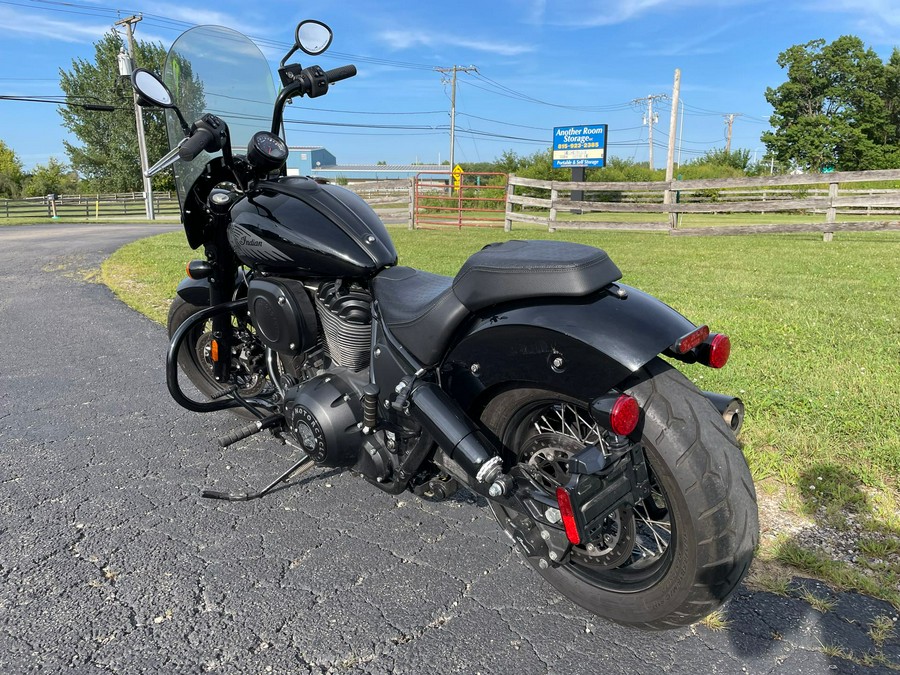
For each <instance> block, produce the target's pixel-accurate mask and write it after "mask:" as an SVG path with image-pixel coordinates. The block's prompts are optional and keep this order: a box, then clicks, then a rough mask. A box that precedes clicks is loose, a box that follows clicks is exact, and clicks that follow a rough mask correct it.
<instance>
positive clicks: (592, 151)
mask: <svg viewBox="0 0 900 675" xmlns="http://www.w3.org/2000/svg"><path fill="white" fill-rule="evenodd" d="M606 128H607V125H605V124H583V125H580V126H572V127H554V128H553V168H554V169H567V168H569V167H579V166H583V167H594V168H599V167H602V166H606Z"/></svg>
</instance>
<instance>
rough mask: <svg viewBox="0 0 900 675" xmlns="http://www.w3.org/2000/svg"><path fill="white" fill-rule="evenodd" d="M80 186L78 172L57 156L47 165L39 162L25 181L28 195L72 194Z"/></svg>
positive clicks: (26, 194)
mask: <svg viewBox="0 0 900 675" xmlns="http://www.w3.org/2000/svg"><path fill="white" fill-rule="evenodd" d="M77 188H78V174H77V173H75V172H74V171H72V170H70V169H69V167H68V166H66V165H65V164H63V163H62V162H60V161H59V160H58V159H56V158H55V157H51V158H50V161H49V162H47V164H46V165H43V164H38V165H37V166H36V167H34V171H32V172H31V175H30V176H28V178H27V179H26V181H25V196H26V197H41V196H43V195H49V194H51V193H53V194H58V195H61V194H72V193H73V192H75V191H76V190H77Z"/></svg>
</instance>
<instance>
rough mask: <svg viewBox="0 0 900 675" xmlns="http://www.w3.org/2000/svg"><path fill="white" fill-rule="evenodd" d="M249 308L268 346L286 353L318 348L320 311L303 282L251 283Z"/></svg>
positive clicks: (260, 335)
mask: <svg viewBox="0 0 900 675" xmlns="http://www.w3.org/2000/svg"><path fill="white" fill-rule="evenodd" d="M247 308H248V310H249V312H250V319H251V320H252V321H253V325H254V326H256V334H257V336H258V337H259V339H260V340H261V341H262V343H263V344H264V345H266V346H267V347H269V348H271V349H273V350H275V351H276V352H280V353H282V354H301V353H303V352H305V351H306V350H307V349H310V348H311V347H313V346H315V344H316V340H317V338H318V333H319V323H318V320H317V319H316V310H315V308H314V307H313V304H312V300H310V298H309V295H308V294H307V292H306V289H305V288H304V287H303V284H301V283H300V282H299V281H295V280H293V279H281V278H278V277H268V278H265V279H253V280H251V281H250V285H249V290H248V291H247Z"/></svg>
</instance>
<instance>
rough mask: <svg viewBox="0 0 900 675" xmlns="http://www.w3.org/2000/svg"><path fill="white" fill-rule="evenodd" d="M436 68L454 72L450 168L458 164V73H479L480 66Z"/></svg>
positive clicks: (451, 105) (440, 71)
mask: <svg viewBox="0 0 900 675" xmlns="http://www.w3.org/2000/svg"><path fill="white" fill-rule="evenodd" d="M435 70H436V71H437V72H439V73H441V74H443V75H446V74H447V73H453V75H452V77H451V78H450V170H451V171H453V167H455V166H456V164H455V162H456V159H455V157H456V74H457V73H459V72H463V73H477V72H478V68H476V67H475V66H451V67H449V68H435ZM443 81H444V82H446V80H443Z"/></svg>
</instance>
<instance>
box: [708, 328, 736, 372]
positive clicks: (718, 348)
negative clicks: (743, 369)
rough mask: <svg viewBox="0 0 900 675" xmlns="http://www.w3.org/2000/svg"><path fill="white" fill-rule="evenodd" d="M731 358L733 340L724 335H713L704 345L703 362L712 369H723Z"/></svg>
mask: <svg viewBox="0 0 900 675" xmlns="http://www.w3.org/2000/svg"><path fill="white" fill-rule="evenodd" d="M729 356H731V340H729V339H728V336H727V335H725V334H724V333H714V334H712V335H711V336H710V337H709V338H708V339H707V340H706V342H705V343H704V344H703V349H702V350H701V362H702V363H703V364H704V365H707V366H709V367H710V368H721V367H722V366H724V365H725V364H726V363H728V357H729Z"/></svg>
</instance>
